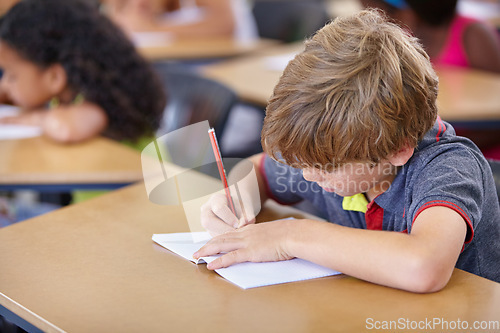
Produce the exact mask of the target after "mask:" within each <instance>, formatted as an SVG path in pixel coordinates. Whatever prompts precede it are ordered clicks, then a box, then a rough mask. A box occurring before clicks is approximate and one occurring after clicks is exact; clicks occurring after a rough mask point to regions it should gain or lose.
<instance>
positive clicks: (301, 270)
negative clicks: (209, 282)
mask: <svg viewBox="0 0 500 333" xmlns="http://www.w3.org/2000/svg"><path fill="white" fill-rule="evenodd" d="M210 238H211V237H210V235H209V234H208V233H207V232H193V233H190V232H186V233H174V234H155V235H153V241H154V242H156V243H158V244H159V245H161V246H163V247H164V248H166V249H168V250H170V251H172V252H174V253H176V254H178V255H180V256H182V257H183V258H185V259H188V260H190V261H192V262H194V263H196V264H200V263H209V262H211V261H213V260H215V259H216V258H217V257H219V256H220V255H218V256H212V257H202V258H200V259H199V260H195V259H194V258H193V253H195V252H196V251H198V250H199V249H200V248H201V247H202V246H203V245H205V244H206V243H207V242H208V240H210ZM215 271H216V272H217V273H218V274H219V275H221V276H222V277H223V278H225V279H227V280H229V281H230V282H232V283H234V284H235V285H237V286H239V287H241V288H243V289H247V288H255V287H263V286H269V285H273V284H279V283H287V282H294V281H302V280H309V279H315V278H320V277H325V276H331V275H336V274H341V273H340V272H337V271H334V270H332V269H329V268H326V267H323V266H320V265H317V264H314V263H312V262H310V261H307V260H303V259H298V258H295V259H291V260H286V261H277V262H260V263H254V262H244V263H240V264H236V265H233V266H230V267H227V268H221V269H216V270H215Z"/></svg>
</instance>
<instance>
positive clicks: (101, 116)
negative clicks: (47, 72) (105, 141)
mask: <svg viewBox="0 0 500 333" xmlns="http://www.w3.org/2000/svg"><path fill="white" fill-rule="evenodd" d="M0 123H2V124H18V125H29V126H39V127H41V128H42V130H43V134H44V135H46V136H48V137H49V138H51V139H53V140H55V141H58V142H63V143H73V142H80V141H85V140H87V139H90V138H93V137H95V136H97V135H99V134H101V133H102V132H103V131H104V130H105V129H106V127H107V126H108V116H107V115H106V113H105V112H104V110H103V109H101V108H100V107H99V106H97V105H95V104H93V103H89V102H83V103H81V104H78V105H62V106H58V107H56V108H52V109H50V110H32V111H26V112H24V113H22V114H20V115H18V116H14V117H6V118H2V119H0Z"/></svg>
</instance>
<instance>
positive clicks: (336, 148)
mask: <svg viewBox="0 0 500 333" xmlns="http://www.w3.org/2000/svg"><path fill="white" fill-rule="evenodd" d="M437 90H438V78H437V76H436V73H435V72H434V70H433V68H432V65H431V63H430V61H429V57H428V55H427V54H426V53H425V51H424V49H423V48H422V46H421V45H420V44H419V42H418V41H417V39H416V38H414V37H411V36H410V35H409V34H408V33H406V32H405V31H403V30H402V29H401V28H399V27H398V26H396V25H395V24H393V23H390V22H388V20H387V18H386V17H385V16H384V15H383V14H382V12H380V11H377V10H374V9H370V10H365V11H362V12H360V13H358V14H356V15H354V16H351V17H346V18H337V19H336V20H334V21H333V22H331V23H330V24H327V25H326V26H325V27H323V28H322V29H321V30H319V31H318V32H317V33H316V34H315V35H314V36H313V37H312V39H310V40H308V41H306V43H305V50H304V51H303V52H302V53H300V54H298V55H297V56H296V57H295V59H294V60H292V61H290V63H289V64H288V66H287V68H286V69H285V71H284V72H283V75H282V76H281V78H280V80H279V82H278V84H277V85H276V87H275V88H274V94H273V96H272V97H271V100H270V102H269V105H268V107H267V110H266V118H265V120H264V126H263V130H262V146H263V148H264V151H266V152H267V153H268V154H269V155H270V156H271V157H273V158H274V159H277V160H284V162H285V163H287V164H289V165H295V166H297V165H299V166H300V167H302V168H303V167H331V166H333V167H337V166H340V165H342V164H344V163H349V162H371V163H378V162H379V161H380V160H381V159H384V158H387V157H388V156H389V155H390V154H392V153H396V152H397V151H399V150H400V149H401V148H402V147H404V146H405V145H407V144H408V145H410V146H412V147H416V145H417V143H418V141H420V140H421V139H422V138H423V136H424V134H425V133H426V132H427V131H429V130H430V128H431V127H432V126H433V124H434V122H435V121H436V117H437V107H436V97H437Z"/></svg>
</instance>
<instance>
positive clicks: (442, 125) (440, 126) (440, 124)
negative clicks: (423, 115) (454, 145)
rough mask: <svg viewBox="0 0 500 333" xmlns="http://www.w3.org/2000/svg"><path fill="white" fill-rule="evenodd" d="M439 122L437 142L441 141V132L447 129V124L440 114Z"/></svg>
mask: <svg viewBox="0 0 500 333" xmlns="http://www.w3.org/2000/svg"><path fill="white" fill-rule="evenodd" d="M437 122H438V125H439V130H438V132H437V134H436V142H439V137H440V136H441V132H444V130H445V129H446V126H445V125H444V123H443V121H442V120H441V117H440V116H437Z"/></svg>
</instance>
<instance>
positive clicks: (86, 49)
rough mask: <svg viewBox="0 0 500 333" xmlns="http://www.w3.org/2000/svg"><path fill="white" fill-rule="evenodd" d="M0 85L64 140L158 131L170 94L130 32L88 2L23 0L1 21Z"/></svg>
mask: <svg viewBox="0 0 500 333" xmlns="http://www.w3.org/2000/svg"><path fill="white" fill-rule="evenodd" d="M0 68H2V69H3V71H4V73H3V77H2V79H1V81H0V88H1V89H0V90H2V91H3V92H5V93H6V94H7V95H8V97H9V98H10V99H11V100H12V101H13V103H14V104H16V105H18V106H20V107H21V108H22V109H23V110H24V112H22V113H21V114H20V115H19V116H16V117H9V118H3V119H2V120H0V121H1V122H2V123H15V124H28V125H37V126H40V127H41V128H42V129H43V132H44V134H45V135H46V136H48V137H50V138H51V139H54V140H56V141H60V142H79V141H83V140H86V139H89V138H92V137H94V136H97V135H105V136H107V137H110V138H113V139H117V140H131V141H136V140H138V139H139V138H141V137H143V136H147V135H152V134H154V131H155V130H156V129H157V127H158V126H159V123H160V119H161V116H162V113H163V110H164V107H165V103H166V98H165V94H164V92H163V88H162V85H161V83H160V80H159V79H158V78H157V77H156V76H155V74H154V72H153V70H152V69H151V68H150V66H149V64H148V63H147V62H146V61H145V60H144V59H143V58H142V57H141V56H140V55H139V54H138V53H137V51H136V50H135V48H134V46H133V45H132V44H131V42H130V41H129V40H128V39H127V37H126V36H125V35H124V33H123V32H122V31H121V30H120V29H119V28H118V27H116V26H115V25H114V24H113V23H112V22H111V21H110V20H109V19H108V18H106V17H105V16H103V15H102V14H100V13H99V11H98V9H97V8H96V6H92V5H90V4H89V2H88V1H84V0H22V1H20V2H19V3H18V4H16V5H15V6H13V7H12V8H11V9H10V10H9V11H8V12H7V13H6V14H5V16H4V17H3V18H2V19H1V21H0Z"/></svg>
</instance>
